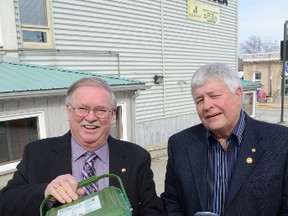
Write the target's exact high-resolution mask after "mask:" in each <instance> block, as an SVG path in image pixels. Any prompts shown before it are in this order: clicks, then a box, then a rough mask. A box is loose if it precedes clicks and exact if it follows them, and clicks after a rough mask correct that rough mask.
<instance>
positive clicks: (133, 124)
mask: <svg viewBox="0 0 288 216" xmlns="http://www.w3.org/2000/svg"><path fill="white" fill-rule="evenodd" d="M139 95H140V90H139V89H138V90H137V91H134V93H133V95H132V97H131V103H130V110H131V115H130V116H131V120H130V122H131V142H133V143H136V140H137V134H136V101H135V100H136V98H137V97H138V96H139Z"/></svg>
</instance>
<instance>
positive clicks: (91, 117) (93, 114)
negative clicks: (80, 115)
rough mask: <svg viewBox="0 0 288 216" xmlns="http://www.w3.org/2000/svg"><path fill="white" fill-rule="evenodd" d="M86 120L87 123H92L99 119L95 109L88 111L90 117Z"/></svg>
mask: <svg viewBox="0 0 288 216" xmlns="http://www.w3.org/2000/svg"><path fill="white" fill-rule="evenodd" d="M85 119H86V120H87V121H90V122H92V121H95V120H97V117H96V115H95V111H94V110H93V109H90V110H89V111H88V115H87V116H86V117H85Z"/></svg>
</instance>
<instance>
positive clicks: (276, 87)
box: [243, 53, 283, 102]
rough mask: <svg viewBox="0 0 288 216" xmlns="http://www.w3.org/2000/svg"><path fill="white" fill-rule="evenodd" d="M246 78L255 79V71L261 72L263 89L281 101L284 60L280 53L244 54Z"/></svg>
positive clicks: (268, 94)
mask: <svg viewBox="0 0 288 216" xmlns="http://www.w3.org/2000/svg"><path fill="white" fill-rule="evenodd" d="M243 71H244V79H245V80H249V81H253V82H254V81H257V80H255V73H261V80H260V82H261V84H262V88H261V89H262V91H265V92H266V94H267V96H268V97H272V98H273V102H275V101H280V95H281V76H282V71H283V62H282V60H280V54H279V53H266V54H246V55H244V56H243Z"/></svg>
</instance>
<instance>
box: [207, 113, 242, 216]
mask: <svg viewBox="0 0 288 216" xmlns="http://www.w3.org/2000/svg"><path fill="white" fill-rule="evenodd" d="M244 129H245V112H244V111H243V110H241V113H240V118H239V121H238V123H237V125H236V126H235V128H234V129H233V131H232V133H231V135H230V136H229V137H228V139H227V140H226V142H227V144H228V148H227V151H226V152H225V151H224V150H223V148H222V147H221V145H220V142H219V141H218V139H217V138H216V137H215V135H214V134H213V133H212V132H210V131H207V143H208V175H207V177H208V184H209V197H208V209H209V211H211V212H214V213H217V214H219V215H224V207H225V200H226V198H227V196H228V193H229V186H230V183H231V179H232V177H233V173H234V170H235V165H236V161H237V157H238V152H239V149H240V146H241V141H242V137H243V131H244Z"/></svg>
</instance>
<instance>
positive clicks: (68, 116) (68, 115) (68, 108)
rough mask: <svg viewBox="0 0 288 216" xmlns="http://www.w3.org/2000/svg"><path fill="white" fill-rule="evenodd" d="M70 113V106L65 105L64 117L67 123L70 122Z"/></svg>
mask: <svg viewBox="0 0 288 216" xmlns="http://www.w3.org/2000/svg"><path fill="white" fill-rule="evenodd" d="M71 111H72V108H71V106H70V105H69V104H66V116H67V120H68V121H70V118H71Z"/></svg>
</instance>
